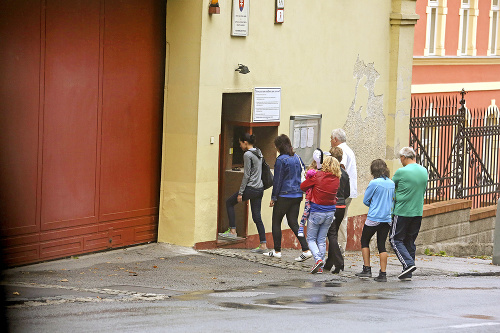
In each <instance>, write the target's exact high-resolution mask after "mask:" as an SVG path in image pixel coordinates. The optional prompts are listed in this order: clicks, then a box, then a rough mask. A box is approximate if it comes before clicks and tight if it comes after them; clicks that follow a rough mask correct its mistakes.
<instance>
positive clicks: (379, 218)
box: [356, 159, 395, 282]
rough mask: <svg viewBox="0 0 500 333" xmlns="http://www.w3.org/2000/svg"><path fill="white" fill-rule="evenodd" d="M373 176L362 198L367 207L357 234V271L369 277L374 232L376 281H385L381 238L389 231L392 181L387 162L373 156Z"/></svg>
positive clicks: (385, 257)
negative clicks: (360, 260)
mask: <svg viewBox="0 0 500 333" xmlns="http://www.w3.org/2000/svg"><path fill="white" fill-rule="evenodd" d="M370 172H371V174H372V176H373V180H371V181H370V183H369V184H368V187H367V189H366V192H365V196H364V198H363V203H364V204H365V205H367V206H368V207H369V209H368V216H367V218H366V221H365V225H364V226H363V232H362V234H361V253H362V254H363V271H361V272H360V273H357V274H356V276H358V277H360V278H370V277H372V268H371V266H370V240H371V238H372V237H373V235H374V234H375V233H377V247H378V252H379V254H380V273H379V275H378V276H377V277H376V278H375V281H377V282H387V272H386V268H387V250H386V249H385V242H386V240H387V235H388V234H389V231H390V222H391V214H392V206H393V198H394V189H395V185H394V182H393V181H392V180H391V179H390V178H389V168H388V167H387V164H386V163H385V162H384V161H383V160H381V159H376V160H374V161H372V163H371V165H370Z"/></svg>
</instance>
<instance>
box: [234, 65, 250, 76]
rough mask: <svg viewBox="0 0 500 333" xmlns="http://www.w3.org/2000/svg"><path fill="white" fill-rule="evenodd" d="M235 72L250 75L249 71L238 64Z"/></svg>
mask: <svg viewBox="0 0 500 333" xmlns="http://www.w3.org/2000/svg"><path fill="white" fill-rule="evenodd" d="M234 71H235V72H239V73H240V74H248V73H250V70H249V69H248V67H247V66H245V65H242V64H238V68H236V69H235V70H234Z"/></svg>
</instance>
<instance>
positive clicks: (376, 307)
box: [8, 274, 500, 332]
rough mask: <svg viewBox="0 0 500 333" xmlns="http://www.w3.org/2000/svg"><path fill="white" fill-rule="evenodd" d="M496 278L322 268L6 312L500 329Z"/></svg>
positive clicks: (157, 321) (228, 323)
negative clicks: (377, 275) (314, 274)
mask: <svg viewBox="0 0 500 333" xmlns="http://www.w3.org/2000/svg"><path fill="white" fill-rule="evenodd" d="M499 282H500V280H499V279H498V277H446V278H443V277H423V278H419V279H414V280H413V281H411V282H400V281H391V282H388V283H377V282H374V281H371V280H368V281H363V280H357V279H348V280H344V281H339V279H337V278H331V277H330V276H328V275H326V274H325V275H324V276H322V279H314V280H311V279H294V280H288V281H286V280H285V281H278V282H271V283H263V284H259V285H257V286H255V285H252V286H249V287H239V288H231V289H227V290H225V289H218V290H217V291H214V290H194V291H191V292H187V293H178V295H177V296H172V297H170V298H167V299H160V300H153V299H147V297H151V298H153V297H154V296H153V294H150V296H143V297H146V299H144V298H137V297H136V295H135V296H134V295H128V296H127V295H125V296H124V295H120V296H116V295H115V296H113V297H109V295H106V296H104V295H101V296H102V297H101V299H98V298H96V300H95V301H92V300H93V299H94V297H93V296H92V295H91V293H89V295H88V296H82V295H79V297H80V298H77V297H76V296H72V295H66V296H65V295H64V294H63V295H59V296H58V298H57V299H55V298H54V299H53V303H50V302H48V303H46V304H36V303H33V304H31V305H30V304H26V303H25V304H19V305H18V306H17V307H16V306H11V307H10V308H9V310H8V318H9V322H10V325H11V331H12V332H95V331H100V332H256V331H262V330H264V331H271V332H308V331H311V330H312V331H314V330H322V331H330V332H332V331H337V330H341V331H345V332H401V331H404V332H499V331H500V306H499V304H498V303H499V300H500V283H499ZM155 295H157V294H155ZM47 297H50V296H47Z"/></svg>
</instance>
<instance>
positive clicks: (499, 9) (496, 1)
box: [488, 0, 500, 55]
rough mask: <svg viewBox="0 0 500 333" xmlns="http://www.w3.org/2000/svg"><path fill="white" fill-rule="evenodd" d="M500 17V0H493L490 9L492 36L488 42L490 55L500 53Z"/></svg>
mask: <svg viewBox="0 0 500 333" xmlns="http://www.w3.org/2000/svg"><path fill="white" fill-rule="evenodd" d="M499 18H500V0H491V11H490V38H489V43H488V55H500V46H499V44H500V43H499V39H500V38H499V37H498V35H499V28H498V26H499V22H498V20H499Z"/></svg>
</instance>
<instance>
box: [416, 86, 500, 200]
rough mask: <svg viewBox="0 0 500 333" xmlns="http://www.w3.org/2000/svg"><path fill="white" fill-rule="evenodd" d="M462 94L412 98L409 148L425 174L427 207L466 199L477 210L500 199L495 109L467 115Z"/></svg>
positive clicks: (499, 117)
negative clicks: (439, 202) (459, 95)
mask: <svg viewBox="0 0 500 333" xmlns="http://www.w3.org/2000/svg"><path fill="white" fill-rule="evenodd" d="M465 94H466V92H465V91H464V90H462V92H461V99H460V100H459V98H458V96H437V97H436V96H434V97H423V98H412V102H411V111H410V146H411V147H413V148H414V149H415V152H416V153H417V162H418V163H420V164H421V165H422V166H424V167H425V168H427V170H428V172H429V182H428V186H427V192H426V197H425V200H426V203H431V202H435V201H442V200H449V199H454V198H466V199H470V200H472V205H473V208H479V207H483V206H489V205H494V204H496V202H497V200H498V198H499V196H500V165H499V150H500V113H499V110H498V108H497V107H495V106H490V107H488V108H485V109H471V110H469V109H467V108H466V106H465Z"/></svg>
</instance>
